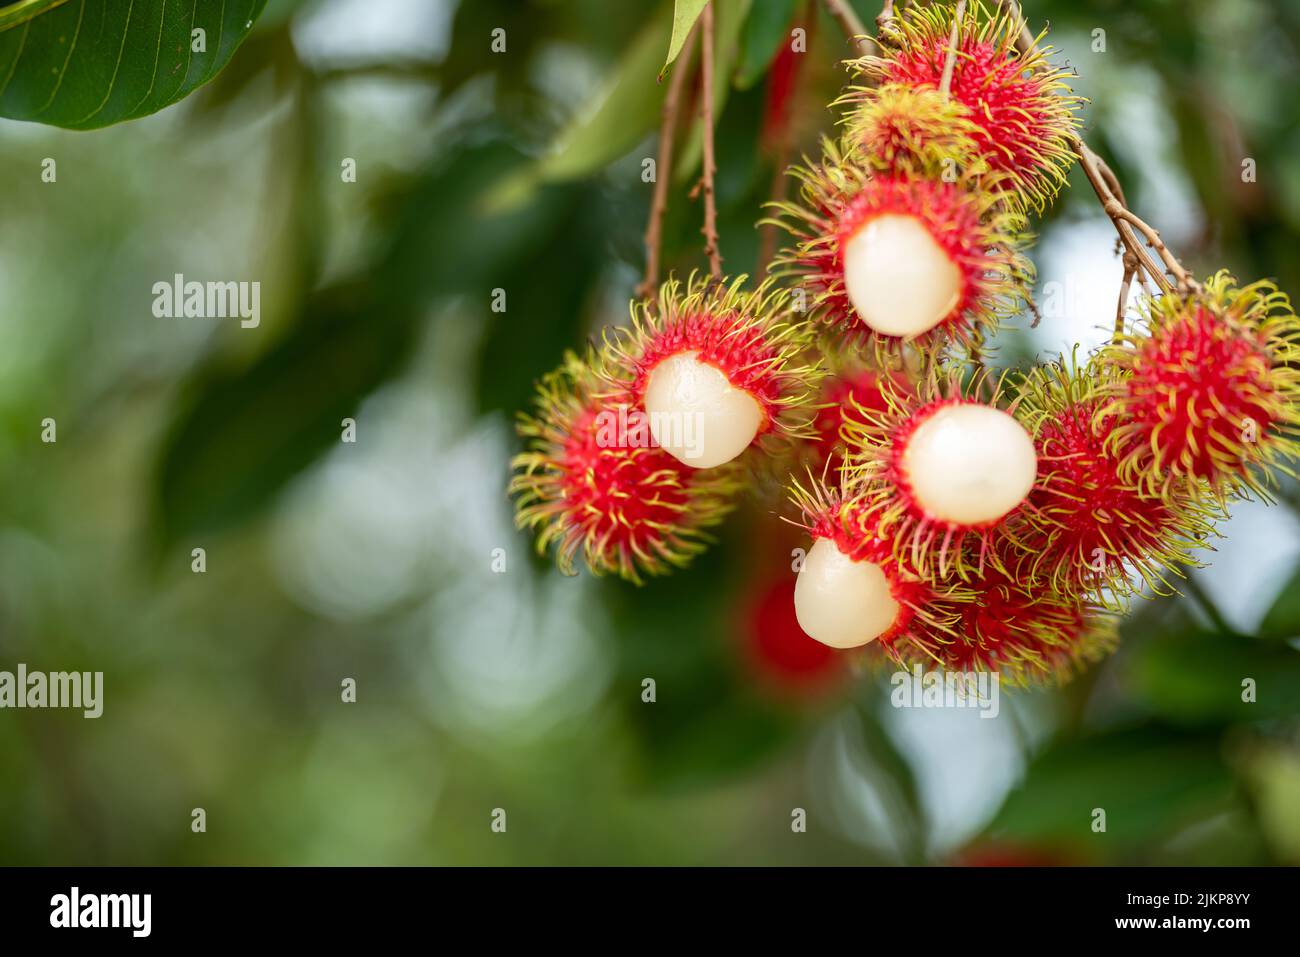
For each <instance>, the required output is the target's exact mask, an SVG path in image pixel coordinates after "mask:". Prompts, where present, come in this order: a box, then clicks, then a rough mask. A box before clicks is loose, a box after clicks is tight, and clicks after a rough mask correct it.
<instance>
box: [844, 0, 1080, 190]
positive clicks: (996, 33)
mask: <svg viewBox="0 0 1300 957" xmlns="http://www.w3.org/2000/svg"><path fill="white" fill-rule="evenodd" d="M955 16H956V7H955V5H953V4H951V3H933V4H925V5H922V4H911V5H909V6H908V7H907V8H906V9H905V10H902V11H901V12H899V13H898V14H896V15H895V18H894V20H893V23H892V28H891V29H890V30H889V31H888V32H886V33H884V34H882V36H881V41H882V42H883V43H884V44H886V47H885V51H884V55H882V56H868V57H863V58H862V59H860V60H858V61H856V62H855V64H854V68H855V69H856V70H857V71H858V72H859V73H861V74H865V75H867V76H870V77H872V78H873V79H875V80H876V81H877V82H879V83H881V84H891V85H892V84H901V85H905V86H909V87H913V88H917V89H935V90H937V89H939V87H940V85H941V83H942V80H943V72H944V63H945V61H946V60H947V59H948V49H949V37H950V35H951V33H952V26H953V19H954V17H955ZM1021 24H1022V21H1021V20H1020V18H1019V17H1017V16H1015V15H1014V14H1011V13H1008V12H1004V11H1001V10H998V9H996V8H990V7H988V6H985V5H984V4H983V3H981V2H979V0H974V2H971V3H968V4H967V5H966V12H965V15H964V17H963V19H962V23H961V25H960V26H959V27H958V34H957V55H956V57H955V59H954V61H953V71H952V79H951V82H950V86H949V94H950V96H951V98H952V99H953V100H954V101H956V102H957V103H960V104H961V105H963V106H964V107H966V109H967V115H968V117H969V118H970V121H971V122H972V123H973V124H974V125H975V127H976V129H975V131H974V134H973V135H974V138H975V141H976V145H977V148H978V149H979V152H980V153H981V154H982V155H983V156H984V157H985V158H986V159H987V161H988V163H989V165H990V166H991V167H992V168H993V169H994V170H1000V171H1003V172H1005V173H1006V174H1008V175H1009V176H1010V177H1011V179H1012V182H1013V183H1014V184H1015V189H1014V190H1012V191H1011V194H1010V195H1011V196H1012V197H1015V198H1018V199H1019V200H1020V204H1021V206H1022V207H1023V208H1032V209H1042V208H1043V207H1044V206H1045V205H1046V203H1047V202H1048V201H1049V200H1051V199H1052V197H1053V196H1055V195H1056V193H1057V192H1058V191H1059V190H1060V188H1061V187H1062V186H1063V185H1064V184H1065V179H1066V173H1067V172H1069V169H1070V166H1071V164H1072V163H1073V162H1074V149H1073V143H1074V138H1075V131H1076V129H1077V127H1078V126H1079V125H1080V121H1079V117H1078V114H1077V112H1076V111H1077V109H1078V107H1079V105H1080V104H1081V103H1082V102H1083V100H1082V98H1080V97H1078V96H1076V95H1075V94H1074V92H1073V91H1072V90H1071V89H1070V85H1069V83H1068V82H1067V77H1069V76H1070V75H1071V71H1069V70H1065V69H1060V68H1057V67H1053V66H1052V65H1051V64H1050V62H1049V59H1048V58H1049V57H1050V56H1051V54H1052V52H1053V51H1052V48H1051V47H1050V46H1046V45H1043V44H1041V43H1036V44H1035V45H1034V51H1033V52H1032V53H1028V54H1023V53H1021V52H1019V51H1018V50H1017V49H1016V38H1017V36H1018V35H1019V33H1020V28H1021ZM1041 39H1042V38H1041V37H1039V40H1040V41H1041Z"/></svg>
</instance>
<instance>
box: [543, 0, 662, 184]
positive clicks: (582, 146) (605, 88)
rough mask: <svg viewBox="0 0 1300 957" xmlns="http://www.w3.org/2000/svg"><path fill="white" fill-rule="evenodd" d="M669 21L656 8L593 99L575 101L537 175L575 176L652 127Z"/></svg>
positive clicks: (607, 161)
mask: <svg viewBox="0 0 1300 957" xmlns="http://www.w3.org/2000/svg"><path fill="white" fill-rule="evenodd" d="M669 27H670V21H669V20H668V18H667V16H665V15H661V14H660V13H656V14H654V15H652V16H651V17H650V18H649V19H647V20H646V23H645V26H644V27H643V28H642V30H641V32H640V34H638V35H637V37H636V39H634V40H633V41H632V45H631V47H630V48H629V49H628V50H627V52H626V53H625V54H624V55H623V56H622V57H620V58H619V60H618V64H617V66H616V67H615V68H614V70H613V72H612V73H611V75H610V76H609V78H608V79H607V80H606V81H605V83H604V84H602V88H601V90H600V91H599V92H598V93H597V95H596V96H595V98H594V99H593V101H592V102H591V103H589V104H586V105H585V106H583V107H580V108H579V110H578V112H577V113H576V114H575V115H574V117H573V119H572V120H571V121H570V123H569V125H568V126H566V127H565V128H564V129H563V130H562V131H561V132H560V135H559V136H558V137H557V138H556V141H555V144H554V145H553V146H552V147H551V150H550V152H549V153H548V154H547V155H546V156H545V157H544V158H543V159H542V161H541V163H540V165H539V175H540V176H541V178H542V179H545V180H551V181H557V180H566V179H580V178H582V177H584V176H589V175H591V174H592V173H595V172H597V171H598V170H600V169H602V168H604V167H605V166H607V165H609V164H610V163H612V162H613V161H614V160H616V159H618V158H619V157H621V156H622V155H623V154H625V153H626V152H627V151H628V150H630V149H631V148H632V147H633V146H635V145H636V144H637V143H638V142H640V141H641V139H642V138H643V137H645V136H646V135H647V134H648V133H649V132H650V131H651V130H652V129H653V128H654V127H655V123H656V120H657V119H658V116H659V106H660V104H661V103H662V102H663V97H664V88H663V86H662V85H661V84H659V83H658V82H657V80H656V75H657V70H658V66H659V57H660V56H661V53H662V51H663V49H664V44H665V43H667V42H668V35H669Z"/></svg>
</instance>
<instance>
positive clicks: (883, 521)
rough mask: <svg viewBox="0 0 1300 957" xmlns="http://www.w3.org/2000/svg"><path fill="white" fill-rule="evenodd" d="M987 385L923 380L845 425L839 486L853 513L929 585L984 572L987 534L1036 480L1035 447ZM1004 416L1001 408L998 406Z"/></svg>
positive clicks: (938, 377) (945, 377)
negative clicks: (856, 506) (854, 501)
mask: <svg viewBox="0 0 1300 957" xmlns="http://www.w3.org/2000/svg"><path fill="white" fill-rule="evenodd" d="M986 378H987V377H986V376H985V375H983V374H980V375H977V376H974V377H972V378H971V380H970V381H969V383H967V382H963V380H962V378H961V376H960V374H958V373H953V372H949V373H945V374H940V373H936V372H933V371H932V372H931V373H930V375H929V376H928V377H927V378H926V379H925V381H924V382H923V383H921V385H920V386H919V387H918V388H917V389H915V390H912V391H909V392H902V391H898V392H896V391H894V390H885V392H884V395H885V396H886V398H887V399H888V401H889V409H888V411H887V412H885V413H884V414H883V415H882V414H872V413H869V412H867V410H862V415H861V416H860V417H859V418H860V419H861V421H858V420H850V421H848V422H847V423H846V424H845V427H844V430H843V434H844V438H845V440H846V443H847V451H846V454H845V465H844V471H843V474H844V477H845V481H846V483H851V489H852V492H853V494H854V495H855V496H857V497H858V498H859V501H860V502H861V508H860V511H861V513H862V514H863V515H864V516H867V517H868V518H869V520H870V521H873V522H875V523H876V524H877V526H878V528H879V531H880V533H881V535H883V536H886V537H888V538H889V539H890V540H892V541H894V542H895V543H896V544H897V545H898V546H899V547H901V548H903V549H905V550H906V552H907V554H908V555H909V556H910V561H911V563H912V564H913V565H914V566H915V567H916V568H917V569H918V570H919V571H920V572H921V574H922V575H924V576H925V577H927V578H930V579H933V578H936V577H937V578H946V577H947V576H948V574H949V570H950V569H951V570H954V571H955V573H956V575H957V576H958V577H959V578H962V579H965V578H966V577H967V576H968V575H969V574H970V573H971V565H972V560H973V562H974V568H975V569H977V570H982V569H983V567H984V564H985V561H986V559H987V558H988V557H989V544H990V541H991V539H992V535H993V532H994V531H996V530H998V529H1000V528H1001V527H1003V526H1004V524H1005V523H1006V522H1007V521H1008V520H1009V517H1010V516H1012V515H1013V514H1015V513H1017V512H1018V511H1019V510H1020V509H1021V508H1022V506H1023V504H1024V502H1025V499H1026V498H1027V496H1028V495H1029V491H1030V489H1031V488H1032V487H1033V485H1034V481H1035V479H1036V477H1037V474H1038V458H1037V453H1036V452H1035V449H1034V440H1033V437H1032V435H1031V434H1030V433H1029V431H1028V430H1027V429H1026V428H1025V426H1024V425H1022V424H1021V423H1020V422H1019V421H1018V420H1017V418H1016V417H1015V415H1013V413H1012V411H1011V410H1014V406H1015V403H1014V402H1013V403H1010V404H1009V405H1008V404H1007V403H1006V401H1005V397H1004V395H1003V393H1002V389H1001V386H1000V384H999V385H997V386H995V387H994V388H993V390H992V392H993V395H992V397H991V399H990V400H989V401H987V402H986V401H983V400H982V399H980V398H977V396H980V395H981V394H982V393H983V392H984V382H985V380H986ZM1004 405H1005V406H1007V408H1003V406H1004Z"/></svg>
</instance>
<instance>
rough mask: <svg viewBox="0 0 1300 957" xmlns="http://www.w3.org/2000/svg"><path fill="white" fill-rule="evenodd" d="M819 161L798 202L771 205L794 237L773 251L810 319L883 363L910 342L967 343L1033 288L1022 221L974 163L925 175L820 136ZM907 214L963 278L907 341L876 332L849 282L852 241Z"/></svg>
mask: <svg viewBox="0 0 1300 957" xmlns="http://www.w3.org/2000/svg"><path fill="white" fill-rule="evenodd" d="M823 153H824V155H823V157H822V160H821V161H820V162H818V163H810V162H807V163H805V165H804V166H801V167H796V168H795V169H794V170H793V171H792V172H793V175H794V176H795V177H796V178H797V179H798V180H799V181H800V194H799V199H798V200H797V201H786V202H779V203H774V204H772V208H773V209H774V210H776V212H777V216H776V218H773V219H770V220H767V221H766V222H770V223H774V224H776V225H778V226H780V227H781V228H783V229H785V230H786V231H788V232H789V233H790V235H791V237H792V238H793V240H794V243H793V245H791V246H789V247H787V248H785V249H783V250H782V251H781V252H780V253H779V254H778V256H777V257H776V260H775V263H774V274H775V275H777V276H779V277H781V278H782V279H783V280H785V281H787V282H789V283H792V284H795V285H797V286H798V287H800V288H801V290H803V291H804V294H805V295H806V296H807V298H808V301H807V306H808V312H809V316H810V318H812V319H814V320H817V321H820V322H822V323H825V324H827V325H829V326H830V327H831V328H833V329H835V330H836V331H838V332H839V333H840V334H841V335H842V336H843V337H844V338H845V339H846V340H847V341H848V342H849V343H851V344H854V345H870V346H871V347H872V348H873V350H874V352H875V354H876V358H877V359H879V360H880V361H884V362H889V361H892V360H893V359H894V358H895V357H896V356H897V354H898V353H899V351H900V349H901V347H902V345H903V344H904V343H905V342H909V341H910V342H911V343H913V344H915V345H916V346H918V347H919V348H923V349H925V348H931V347H937V346H942V345H945V344H947V343H949V342H954V341H955V342H958V343H962V344H970V343H971V342H972V341H973V340H974V339H975V338H976V336H977V334H979V333H982V332H983V331H985V330H992V329H995V328H996V327H997V325H998V324H999V322H1000V320H1001V319H1002V318H1003V317H1006V316H1009V315H1011V314H1013V313H1014V312H1015V311H1016V310H1017V308H1018V307H1019V304H1020V303H1021V302H1022V301H1023V300H1024V299H1025V297H1026V296H1027V290H1028V287H1029V284H1030V283H1031V281H1032V276H1033V266H1032V264H1031V263H1030V262H1029V260H1028V259H1027V258H1026V256H1025V255H1024V252H1023V248H1024V246H1025V245H1026V243H1027V241H1028V237H1027V236H1026V235H1025V234H1024V232H1023V227H1022V220H1021V219H1020V217H1019V216H1018V215H1017V214H1014V213H1011V212H1009V211H1008V210H1007V207H1006V205H1005V204H1004V203H1003V202H1002V201H1001V200H1002V194H1001V193H1000V192H998V191H997V190H996V189H989V188H986V187H987V184H985V183H982V182H981V181H980V179H979V177H978V176H976V175H975V174H974V173H972V172H971V171H969V170H966V171H964V172H962V173H961V174H960V175H958V176H957V177H956V178H953V179H950V180H945V179H944V178H943V176H942V175H941V174H939V173H938V172H937V171H936V172H935V173H934V174H933V175H929V174H927V175H922V174H918V173H915V172H911V171H907V170H900V171H896V172H881V171H875V170H872V169H871V168H870V167H869V166H867V165H865V164H864V163H863V162H862V161H861V159H860V158H856V159H855V158H854V157H853V156H852V155H845V154H844V153H842V152H841V150H840V148H839V147H838V146H837V145H836V144H835V143H833V142H830V141H827V142H825V143H824V144H823ZM886 217H905V218H910V219H912V220H914V221H916V222H917V223H919V224H920V226H921V227H922V228H923V229H924V232H925V233H926V234H927V235H928V236H929V237H930V239H931V240H932V241H933V242H934V243H935V244H936V245H937V246H938V248H939V249H940V250H942V252H943V253H944V255H945V256H946V257H947V260H948V261H949V262H950V263H951V264H952V266H953V267H955V269H956V271H957V273H958V275H959V277H960V292H959V295H958V297H957V299H956V301H955V303H954V304H953V305H952V308H951V309H950V310H949V311H948V313H947V314H946V315H945V316H943V317H942V318H941V319H940V320H939V321H938V322H937V323H936V324H935V325H934V326H933V328H931V329H930V330H928V331H927V332H925V333H923V334H921V335H917V336H915V337H913V338H911V339H910V340H908V339H904V338H903V337H900V336H896V335H888V334H883V333H880V332H877V331H875V330H874V329H872V328H871V327H870V326H869V325H867V323H866V322H865V321H864V319H863V317H861V316H860V315H859V314H858V313H857V311H856V310H855V308H854V305H853V302H852V301H851V299H850V297H849V290H848V286H847V284H846V281H845V265H846V263H845V252H846V247H847V244H848V243H849V241H850V240H852V239H853V238H854V237H855V236H858V235H860V234H861V232H862V231H863V230H864V229H865V228H866V227H867V226H868V225H869V224H871V223H872V222H874V221H879V220H881V219H883V218H886Z"/></svg>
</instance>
